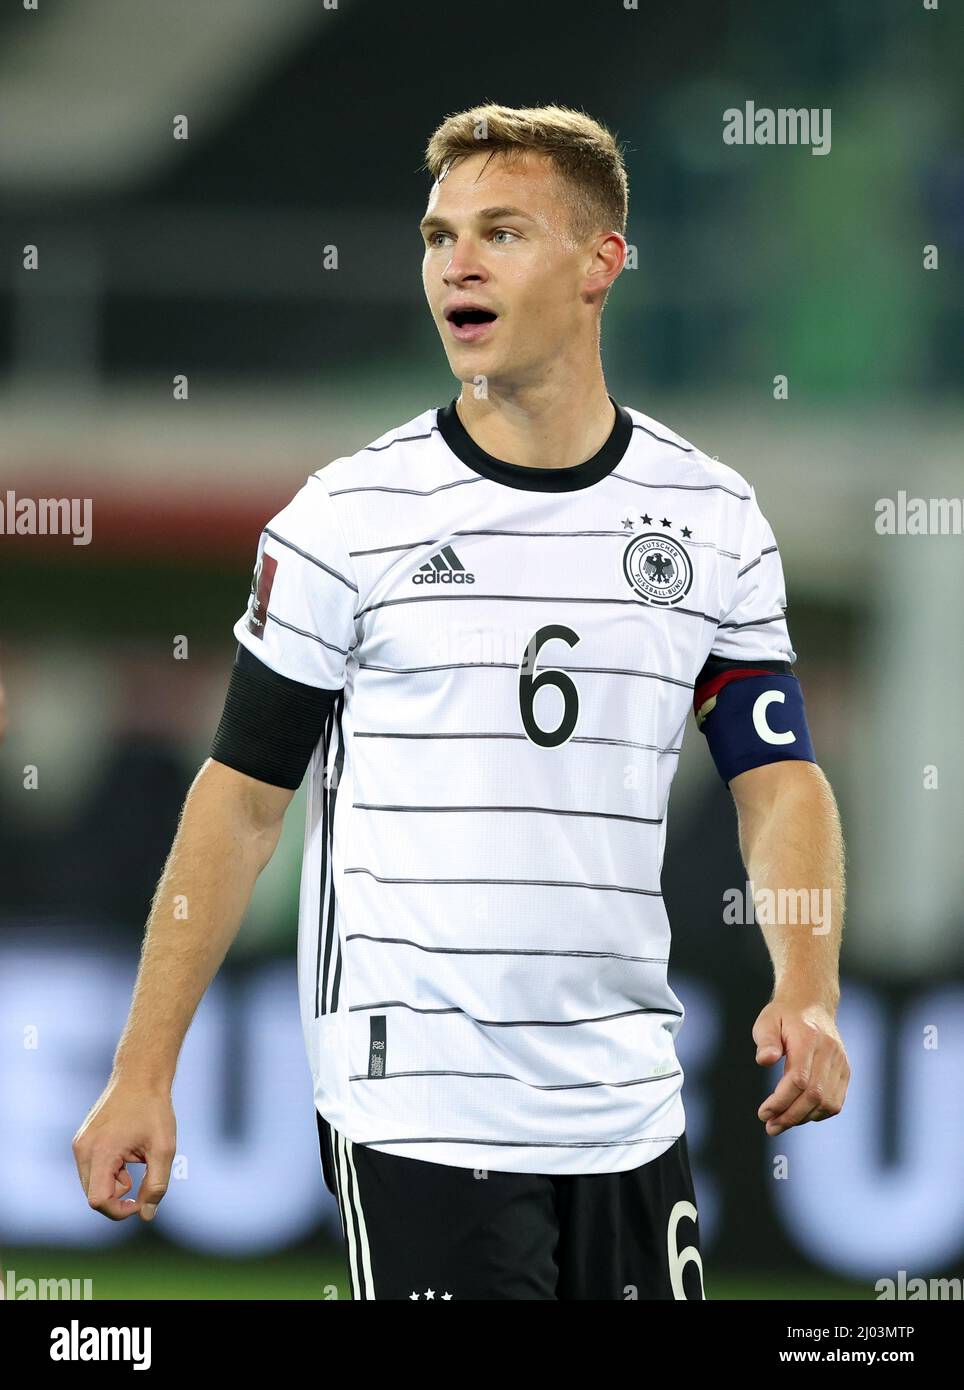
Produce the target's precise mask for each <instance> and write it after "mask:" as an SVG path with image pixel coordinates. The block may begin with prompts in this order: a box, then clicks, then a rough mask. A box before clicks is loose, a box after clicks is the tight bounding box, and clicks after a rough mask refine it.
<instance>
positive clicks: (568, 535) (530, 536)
mask: <svg viewBox="0 0 964 1390" xmlns="http://www.w3.org/2000/svg"><path fill="white" fill-rule="evenodd" d="M467 536H503V537H504V536H510V537H517V538H519V539H520V540H541V539H544V538H546V539H549V540H586V539H597V540H598V539H605V538H606V537H609V538H611V539H613V540H623V541H628V540H631V539H632V536H631V533H630V532H628V531H626V530H625V529H623V528H620V530H618V531H613V530H608V531H505V530H493V529H489V530H485V531H477V530H472V531H470V530H459V531H451V532H449V533H448V535H446V536H445V537H443V538H439V539H437V540H433V539H432V538H431V537H429V538H428V539H427V540H420V541H403V542H400V543H399V544H398V545H377V546H373V547H372V548H371V549H369V550H350V551H349V552H348V554H349V555H350V556H351V558H352V559H353V560H355V559H359V558H361V559H365V558H367V556H369V555H390V554H394V553H396V552H399V551H406V550H419V549H422V548H423V547H424V548H425V549H427V550H432V549H436V548H437V547H439V546H441V545H448V544H449V543H450V542H453V541H455V540H457V539H458V538H459V537H467ZM686 544H687V547H691V546H698V547H700V548H701V549H703V550H715V551H716V553H717V554H718V555H723V556H725V557H726V559H728V560H739V558H740V557H739V555H737V554H736V552H735V551H733V550H721V549H720V547H719V546H718V545H717V544H716V542H715V541H695V540H693V539H692V537H690V538H688V539H687V542H686Z"/></svg>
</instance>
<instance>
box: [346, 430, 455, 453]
mask: <svg viewBox="0 0 964 1390" xmlns="http://www.w3.org/2000/svg"><path fill="white" fill-rule="evenodd" d="M437 432H438V425H433V426H432V428H431V429H430V430H429V431H428V433H427V434H401V435H398V436H396V438H395V439H390V440H389V441H388V443H387V444H366V445H365V448H364V450H363V452H364V453H371V454H381V453H384V452H385V450H386V449H391V448H392V446H393V445H395V444H415V443H417V442H418V440H420V439H431V438H432V435H433V434H436V433H437Z"/></svg>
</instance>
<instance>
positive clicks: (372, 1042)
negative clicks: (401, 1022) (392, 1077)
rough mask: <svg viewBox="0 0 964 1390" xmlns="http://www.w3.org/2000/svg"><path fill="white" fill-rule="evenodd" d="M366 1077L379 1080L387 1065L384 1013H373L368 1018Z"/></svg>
mask: <svg viewBox="0 0 964 1390" xmlns="http://www.w3.org/2000/svg"><path fill="white" fill-rule="evenodd" d="M368 1022H369V1027H370V1034H369V1043H368V1079H369V1080H370V1081H376V1080H380V1079H381V1078H382V1077H383V1076H384V1075H385V1068H386V1066H387V1047H386V1036H385V1035H386V1032H387V1028H386V1025H387V1022H388V1020H387V1019H386V1017H385V1015H384V1014H374V1015H373V1016H372V1017H371V1018H370V1019H369V1020H368Z"/></svg>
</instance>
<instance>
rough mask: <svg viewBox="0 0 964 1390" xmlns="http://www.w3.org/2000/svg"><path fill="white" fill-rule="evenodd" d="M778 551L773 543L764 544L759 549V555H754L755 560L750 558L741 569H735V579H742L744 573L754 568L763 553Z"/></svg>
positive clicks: (776, 552) (770, 553)
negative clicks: (761, 548) (763, 546)
mask: <svg viewBox="0 0 964 1390" xmlns="http://www.w3.org/2000/svg"><path fill="white" fill-rule="evenodd" d="M778 553H779V552H778V550H777V547H776V546H775V545H768V546H766V547H765V548H764V549H763V550H761V551H760V553H759V555H758V556H757V557H756V559H755V560H751V561H750V563H749V564H748V565H744V566H743V568H742V569H741V570H737V572H736V577H737V579H742V578H743V576H744V575H745V574H749V572H750V570H752V569H754V568H755V567H756V566H757V565H758V564H759V563H760V561H761V560H762V559H763V557H764V555H777V554H778Z"/></svg>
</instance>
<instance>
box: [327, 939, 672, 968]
mask: <svg viewBox="0 0 964 1390" xmlns="http://www.w3.org/2000/svg"><path fill="white" fill-rule="evenodd" d="M345 940H346V941H369V942H372V943H374V944H375V945H378V946H411V947H412V948H413V949H414V950H416V951H427V952H428V953H429V954H430V955H439V956H577V957H585V958H586V959H588V960H625V961H629V962H631V963H632V964H635V965H668V964H669V956H629V955H626V954H625V952H623V951H571V950H568V949H566V948H564V947H559V948H553V947H549V946H425V945H423V944H422V942H420V941H411V940H410V939H409V938H408V937H407V936H371V935H369V933H368V932H363V931H354V932H349V933H348V935H347V936H346V937H345Z"/></svg>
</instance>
